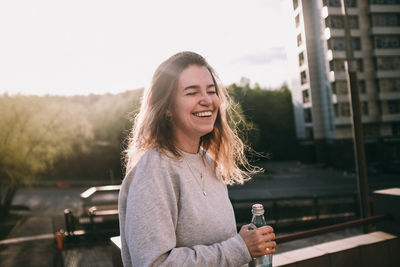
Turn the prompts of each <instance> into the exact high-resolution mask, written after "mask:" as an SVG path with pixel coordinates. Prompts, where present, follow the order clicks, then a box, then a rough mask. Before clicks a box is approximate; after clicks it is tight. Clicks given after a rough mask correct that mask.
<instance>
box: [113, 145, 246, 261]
mask: <svg viewBox="0 0 400 267" xmlns="http://www.w3.org/2000/svg"><path fill="white" fill-rule="evenodd" d="M182 153H183V157H184V159H183V158H182V159H180V160H178V159H174V158H171V157H168V156H166V155H165V154H162V153H160V152H158V151H157V150H155V149H152V150H149V151H147V152H145V153H144V154H143V156H142V157H141V159H140V160H139V161H138V163H137V164H136V166H135V167H134V168H133V169H132V170H131V171H130V172H129V173H128V174H127V175H126V177H125V179H124V181H123V183H122V187H121V191H120V195H119V205H118V208H119V220H120V233H121V246H122V260H123V263H124V266H125V267H129V266H141V267H142V266H242V265H245V264H247V263H248V262H249V261H250V260H251V256H250V253H249V251H248V249H247V247H246V244H245V243H244V241H243V239H242V238H241V236H240V235H239V234H238V233H237V232H236V223H235V216H234V212H233V208H232V205H231V203H230V200H229V198H228V190H227V187H226V185H225V184H223V183H222V182H221V181H219V180H217V179H216V178H214V176H213V174H212V172H211V169H210V168H209V167H208V168H207V167H206V165H207V164H206V165H205V164H204V163H203V160H202V159H201V155H200V153H198V154H189V153H185V152H182ZM207 162H210V158H209V157H207ZM200 173H203V177H204V180H205V181H204V191H205V192H206V196H204V194H203V191H202V183H201V180H200Z"/></svg>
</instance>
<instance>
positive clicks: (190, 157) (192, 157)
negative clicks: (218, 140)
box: [179, 148, 205, 162]
mask: <svg viewBox="0 0 400 267" xmlns="http://www.w3.org/2000/svg"><path fill="white" fill-rule="evenodd" d="M179 152H180V153H181V155H182V157H184V158H185V159H186V160H188V161H191V162H196V161H199V160H200V159H201V157H202V156H203V154H204V153H205V152H204V150H202V149H201V148H200V149H199V151H198V152H197V153H195V154H193V153H189V152H186V151H183V150H180V149H179Z"/></svg>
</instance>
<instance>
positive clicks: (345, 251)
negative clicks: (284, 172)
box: [111, 188, 400, 267]
mask: <svg viewBox="0 0 400 267" xmlns="http://www.w3.org/2000/svg"><path fill="white" fill-rule="evenodd" d="M373 200H374V210H375V212H376V213H377V214H379V215H376V216H371V217H369V218H365V219H358V220H353V221H348V222H344V223H339V224H335V225H330V226H325V227H320V228H315V229H312V230H308V231H303V232H298V233H294V234H287V235H279V236H277V238H276V242H277V244H278V251H279V246H280V245H281V244H282V243H286V242H290V241H295V240H299V239H303V240H305V238H307V237H311V236H316V235H321V234H325V233H328V232H334V231H338V230H340V229H346V228H349V227H355V226H359V225H363V224H369V225H370V226H371V227H372V225H371V223H377V224H376V226H375V227H376V229H375V230H373V231H372V232H369V233H365V234H361V235H356V236H352V237H347V238H343V239H340V240H335V241H330V242H325V243H321V244H317V245H311V246H306V247H304V245H303V246H302V248H300V249H294V250H290V251H287V252H283V253H279V254H276V255H274V257H273V266H274V267H278V266H281V267H290V266H310V267H314V266H327V267H330V266H332V267H333V266H341V267H350V266H351V267H353V266H361V267H370V266H371V267H372V266H374V267H375V266H400V254H399V253H398V251H399V249H400V239H399V237H398V234H399V233H400V223H399V220H400V212H399V209H397V207H398V206H399V205H400V188H390V189H385V190H377V191H374V198H373ZM396 203H397V204H396ZM111 245H112V247H113V260H114V266H122V262H121V238H120V237H119V236H116V237H112V238H111Z"/></svg>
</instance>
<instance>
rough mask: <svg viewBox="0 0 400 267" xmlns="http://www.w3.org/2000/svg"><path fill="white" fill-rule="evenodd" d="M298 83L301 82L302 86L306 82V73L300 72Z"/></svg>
mask: <svg viewBox="0 0 400 267" xmlns="http://www.w3.org/2000/svg"><path fill="white" fill-rule="evenodd" d="M300 81H301V84H302V85H303V84H305V83H306V82H307V74H306V71H302V72H301V73H300Z"/></svg>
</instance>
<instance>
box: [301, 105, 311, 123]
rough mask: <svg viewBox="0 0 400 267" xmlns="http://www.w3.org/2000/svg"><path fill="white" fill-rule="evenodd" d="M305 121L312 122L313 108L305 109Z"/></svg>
mask: <svg viewBox="0 0 400 267" xmlns="http://www.w3.org/2000/svg"><path fill="white" fill-rule="evenodd" d="M303 113H304V122H312V115H311V108H305V109H304V112H303Z"/></svg>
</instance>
